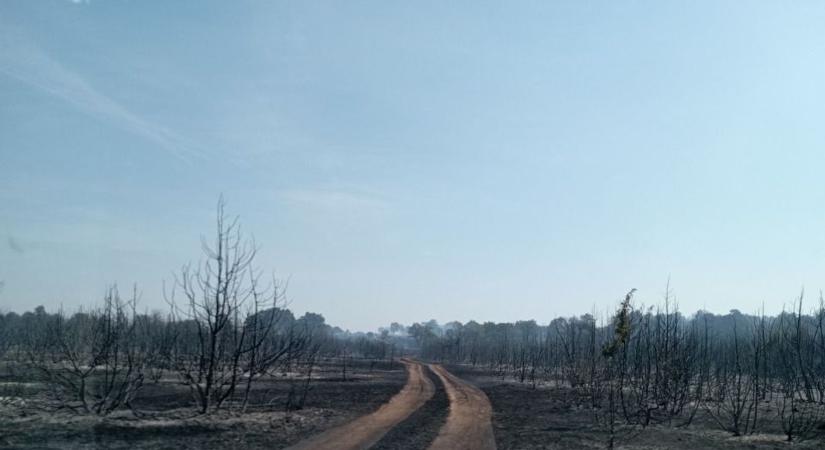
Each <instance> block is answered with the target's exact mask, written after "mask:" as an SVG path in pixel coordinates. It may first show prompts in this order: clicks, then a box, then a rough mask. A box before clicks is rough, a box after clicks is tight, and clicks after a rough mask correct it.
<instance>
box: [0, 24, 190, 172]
mask: <svg viewBox="0 0 825 450" xmlns="http://www.w3.org/2000/svg"><path fill="white" fill-rule="evenodd" d="M0 74H2V75H5V76H7V77H10V78H13V79H15V80H18V81H21V82H23V83H26V84H28V85H30V86H32V87H35V88H37V89H39V90H41V91H43V92H46V93H48V94H51V95H53V96H55V97H57V98H59V99H61V100H64V101H66V102H68V103H70V104H72V105H74V106H75V107H76V108H77V109H79V110H80V111H83V112H84V113H86V114H89V115H92V116H94V117H98V118H100V119H102V120H106V121H109V122H110V123H112V124H113V125H115V126H117V127H118V128H120V129H122V130H125V131H127V132H130V133H133V134H135V135H137V136H140V137H142V138H144V139H147V140H148V141H150V142H153V143H154V144H156V145H157V146H158V147H160V148H162V149H163V150H165V151H167V152H169V153H171V154H172V155H174V156H175V157H177V158H180V159H182V160H184V161H187V162H188V161H190V160H191V158H192V157H196V156H203V154H202V152H201V151H199V150H198V149H197V147H196V146H195V145H193V143H192V142H189V141H188V140H187V139H185V138H184V137H182V136H180V135H179V134H177V133H175V132H173V131H172V130H170V129H168V128H166V127H164V126H162V125H160V124H157V123H154V122H151V121H149V120H146V119H144V118H143V117H141V116H139V115H137V114H135V113H134V112H133V111H131V110H129V109H128V108H126V107H125V106H123V105H121V104H120V103H118V102H117V101H115V100H113V99H112V98H111V97H109V96H107V95H106V94H104V93H102V92H100V91H99V90H97V89H95V88H94V86H92V85H91V84H90V83H89V82H88V81H87V80H86V79H84V78H83V77H82V76H81V75H80V74H79V73H77V72H75V71H73V70H71V69H70V68H68V67H66V66H64V65H63V64H61V63H60V62H59V61H57V60H56V59H55V58H53V57H52V56H51V55H49V54H48V53H47V52H45V51H44V50H43V49H41V48H40V47H38V46H37V45H36V44H35V43H34V42H32V41H31V40H30V39H28V38H27V37H26V36H25V34H23V33H22V32H20V31H19V30H15V29H14V28H13V27H12V26H9V24H8V23H2V22H0Z"/></svg>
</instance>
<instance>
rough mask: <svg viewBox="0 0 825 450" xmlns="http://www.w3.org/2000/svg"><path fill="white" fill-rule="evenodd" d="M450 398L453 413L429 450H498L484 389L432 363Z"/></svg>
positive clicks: (491, 411)
mask: <svg viewBox="0 0 825 450" xmlns="http://www.w3.org/2000/svg"><path fill="white" fill-rule="evenodd" d="M429 367H430V369H431V370H432V371H433V372H435V373H436V375H438V377H439V378H440V379H441V382H442V383H444V387H445V388H446V389H447V396H448V397H449V398H450V414H449V416H447V423H445V424H444V426H443V427H442V428H441V431H439V433H438V437H436V438H435V441H434V442H433V443H432V445H431V446H430V450H463V449H466V450H495V448H496V439H495V436H494V435H493V426H492V422H491V417H492V413H493V408H492V406H491V405H490V400H488V399H487V395H485V394H484V392H482V391H481V389H479V388H477V387H475V386H473V385H472V384H470V383H468V382H466V381H464V380H462V379H461V378H458V377H456V376H455V375H453V374H451V373H450V372H448V371H447V369H445V368H443V367H441V365H439V364H430V366H429Z"/></svg>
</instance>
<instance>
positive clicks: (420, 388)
mask: <svg viewBox="0 0 825 450" xmlns="http://www.w3.org/2000/svg"><path fill="white" fill-rule="evenodd" d="M401 362H402V363H403V364H404V365H405V366H406V367H407V374H408V378H407V384H406V385H404V388H403V389H401V392H399V393H398V394H396V395H395V396H394V397H393V398H391V399H390V401H389V402H387V403H385V404H384V405H382V406H381V407H380V408H379V409H378V410H377V411H375V412H373V413H371V414H367V415H366V416H362V417H359V418H357V419H355V420H353V421H351V422H348V423H345V424H344V425H341V426H338V427H335V428H331V429H329V430H327V431H324V432H322V433H320V434H317V435H315V436H313V437H311V438H309V439H306V440H303V441H301V442H299V443H297V444H295V445H293V446H291V447H288V450H358V449H367V448H369V447H371V446H372V445H374V444H375V443H376V442H378V441H379V440H381V437H383V436H384V435H385V434H386V433H387V432H388V431H390V430H391V429H392V428H393V427H395V426H396V425H398V424H399V423H401V422H402V421H403V420H404V419H406V418H407V417H409V416H410V414H412V413H413V412H414V411H416V410H417V409H418V408H420V407H421V406H422V405H423V404H425V403H426V402H427V401H428V400H429V399H430V398H431V397H432V396H433V393H434V392H435V386H434V385H433V383H432V381H430V379H429V378H428V377H427V376H426V375H425V374H424V366H423V365H421V363H418V362H415V361H410V360H406V359H402V360H401Z"/></svg>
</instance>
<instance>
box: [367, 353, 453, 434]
mask: <svg viewBox="0 0 825 450" xmlns="http://www.w3.org/2000/svg"><path fill="white" fill-rule="evenodd" d="M426 373H427V377H428V378H429V379H430V380H431V381H432V382H433V385H435V393H434V394H433V397H432V398H431V399H430V400H429V401H428V402H427V403H425V404H424V406H422V407H421V408H419V409H418V410H417V411H416V412H414V413H412V414H411V415H410V417H408V418H407V419H406V420H404V421H403V422H401V423H400V424H398V426H396V427H395V428H393V429H392V430H390V432H389V433H387V434H386V435H384V437H383V438H381V440H380V441H378V443H377V444H375V446H373V447H371V449H374V450H417V449H424V448H427V447H429V445H430V444H431V443H432V442H433V441H434V440H435V438H436V436H438V431H439V430H440V429H441V426H442V425H444V422H445V421H446V420H447V415H448V414H449V411H450V399H449V398H448V397H447V391H446V390H445V389H444V383H442V382H441V379H440V378H438V376H437V375H436V374H435V373H433V371H432V370H430V368H429V367H427V369H426Z"/></svg>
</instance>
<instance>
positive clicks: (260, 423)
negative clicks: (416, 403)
mask: <svg viewBox="0 0 825 450" xmlns="http://www.w3.org/2000/svg"><path fill="white" fill-rule="evenodd" d="M316 375H317V377H318V378H317V379H313V381H312V383H311V389H310V390H309V392H308V394H307V397H306V402H305V404H304V406H303V408H301V409H300V410H293V411H287V410H286V408H285V405H286V400H287V398H288V397H289V396H290V392H291V391H292V392H293V395H294V394H295V392H296V391H300V387H301V380H290V379H288V378H287V377H280V378H274V379H267V380H263V381H261V382H260V383H258V384H257V386H256V387H255V388H254V389H253V391H252V395H251V401H250V406H249V408H248V410H247V413H245V414H241V413H240V412H239V411H237V409H235V411H232V410H228V411H219V412H216V413H211V414H207V415H198V414H196V413H195V410H194V408H193V407H192V404H193V403H192V396H191V394H190V392H189V390H188V388H187V387H186V386H182V385H180V384H178V383H176V382H175V381H174V380H173V379H169V380H164V381H162V382H160V383H158V384H153V383H148V384H146V386H145V388H144V389H143V390H142V391H141V395H140V397H139V398H137V399H136V400H135V402H134V404H135V406H136V408H137V409H138V410H139V412H140V417H135V416H134V415H133V414H132V413H130V412H129V411H119V412H116V413H114V414H112V415H111V416H109V417H106V418H99V417H94V416H89V415H77V414H71V413H68V412H61V411H57V412H53V411H52V412H47V411H38V410H35V409H31V408H12V407H0V448H20V449H67V448H69V449H103V448H106V449H109V448H111V449H129V450H139V449H179V448H182V449H209V448H215V449H221V450H230V449H236V448H237V449H245V450H246V449H258V448H260V449H264V448H266V449H274V448H283V447H286V446H288V445H291V444H293V443H295V442H298V441H300V440H301V439H304V438H306V437H308V436H310V435H313V434H315V433H317V432H319V431H322V430H324V429H327V428H330V427H332V426H336V425H339V424H341V423H343V422H346V421H348V420H351V419H353V418H355V417H358V416H360V415H363V414H366V413H369V412H371V411H373V410H375V409H377V408H378V407H379V406H380V405H382V404H383V403H385V402H387V401H388V400H389V399H390V398H391V397H392V396H393V395H395V394H396V393H397V392H398V391H399V390H400V389H401V387H403V385H404V383H405V382H406V373H405V371H404V368H403V366H402V365H401V364H398V363H395V364H391V365H390V364H386V363H378V364H375V363H371V362H368V361H352V362H349V363H348V367H347V372H346V378H344V373H343V370H342V367H341V366H340V365H339V364H333V363H326V364H324V365H323V366H322V367H321V370H319V371H318V373H317V374H316Z"/></svg>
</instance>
